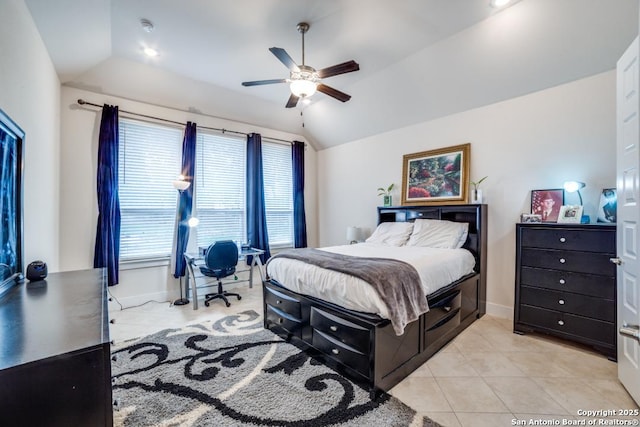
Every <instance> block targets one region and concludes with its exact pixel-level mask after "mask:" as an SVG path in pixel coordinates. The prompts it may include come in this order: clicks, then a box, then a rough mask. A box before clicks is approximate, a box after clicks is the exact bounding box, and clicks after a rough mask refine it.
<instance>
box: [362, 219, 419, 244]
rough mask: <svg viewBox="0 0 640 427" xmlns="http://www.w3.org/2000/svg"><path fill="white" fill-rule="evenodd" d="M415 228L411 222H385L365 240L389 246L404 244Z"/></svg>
mask: <svg viewBox="0 0 640 427" xmlns="http://www.w3.org/2000/svg"><path fill="white" fill-rule="evenodd" d="M412 230H413V223H411V222H383V223H380V225H378V227H377V228H376V229H375V231H374V232H373V234H372V235H371V237H369V238H368V239H367V240H365V242H367V243H378V244H382V245H388V246H403V245H404V244H405V243H407V239H409V236H410V235H411V231H412Z"/></svg>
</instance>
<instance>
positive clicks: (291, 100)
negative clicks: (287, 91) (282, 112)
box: [287, 94, 300, 108]
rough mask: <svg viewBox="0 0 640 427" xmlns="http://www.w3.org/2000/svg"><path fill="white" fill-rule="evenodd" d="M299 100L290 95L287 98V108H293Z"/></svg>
mask: <svg viewBox="0 0 640 427" xmlns="http://www.w3.org/2000/svg"><path fill="white" fill-rule="evenodd" d="M299 99H300V98H299V97H297V96H295V95H294V94H291V96H290V97H289V100H288V101H287V108H293V107H295V106H296V105H298V100H299Z"/></svg>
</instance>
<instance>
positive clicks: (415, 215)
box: [378, 204, 487, 289]
mask: <svg viewBox="0 0 640 427" xmlns="http://www.w3.org/2000/svg"><path fill="white" fill-rule="evenodd" d="M416 219H441V220H447V221H454V222H466V223H468V224H469V236H468V237H467V241H466V242H465V244H464V245H463V246H462V247H463V248H465V249H468V250H469V251H470V252H471V253H472V254H473V256H474V257H475V258H476V266H475V270H476V272H478V273H480V275H481V277H482V279H481V281H482V282H483V283H481V288H482V289H486V288H485V283H484V282H485V280H486V272H487V205H482V204H480V205H440V206H431V205H430V206H390V207H382V206H381V207H378V224H380V223H382V222H407V221H415V220H416Z"/></svg>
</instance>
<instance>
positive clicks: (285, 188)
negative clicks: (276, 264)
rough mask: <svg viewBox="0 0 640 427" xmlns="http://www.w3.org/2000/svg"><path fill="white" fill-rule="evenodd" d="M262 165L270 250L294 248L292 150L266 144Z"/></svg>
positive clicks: (273, 144)
mask: <svg viewBox="0 0 640 427" xmlns="http://www.w3.org/2000/svg"><path fill="white" fill-rule="evenodd" d="M262 162H263V164H262V166H263V174H264V198H265V208H266V210H267V230H268V231H269V246H271V247H276V248H277V247H281V248H282V247H293V165H292V162H291V146H289V145H283V144H276V143H270V142H265V141H263V142H262Z"/></svg>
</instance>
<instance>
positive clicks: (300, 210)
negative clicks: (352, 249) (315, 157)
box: [291, 141, 307, 248]
mask: <svg viewBox="0 0 640 427" xmlns="http://www.w3.org/2000/svg"><path fill="white" fill-rule="evenodd" d="M291 164H292V165H293V243H294V247H296V248H306V247H307V219H306V215H305V212H304V142H300V141H293V144H292V145H291Z"/></svg>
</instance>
